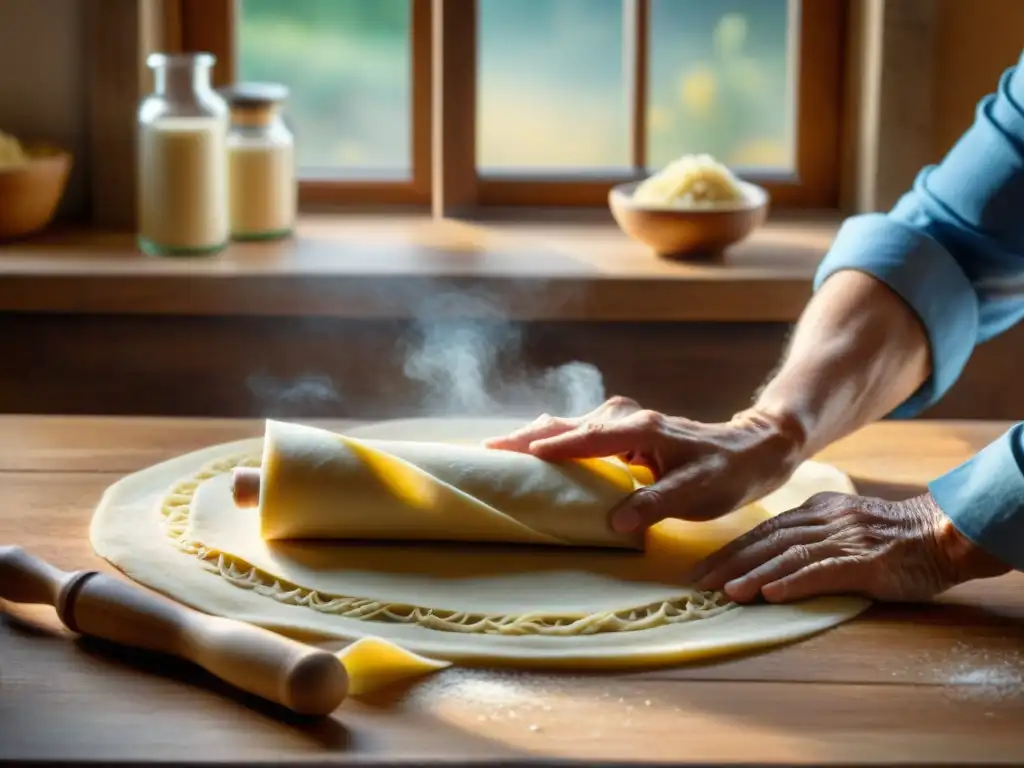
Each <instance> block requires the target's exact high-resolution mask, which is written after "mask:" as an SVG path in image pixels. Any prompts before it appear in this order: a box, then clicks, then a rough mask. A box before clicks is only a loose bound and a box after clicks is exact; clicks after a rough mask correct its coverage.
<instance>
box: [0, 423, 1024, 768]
mask: <svg viewBox="0 0 1024 768" xmlns="http://www.w3.org/2000/svg"><path fill="white" fill-rule="evenodd" d="M334 426H342V425H341V424H340V423H336V424H334ZM1006 426H1007V425H1003V424H991V423H984V424H983V423H966V422H947V423H889V424H884V425H877V426H875V427H872V428H869V429H867V430H864V431H863V432H861V433H859V434H857V435H854V436H853V437H851V438H848V439H847V440H845V441H843V442H842V443H840V444H838V445H836V446H834V447H833V448H831V449H830V450H829V451H827V452H826V453H825V454H823V456H822V458H823V459H824V460H826V461H830V462H832V463H834V464H836V465H837V466H839V467H841V468H843V469H844V470H846V471H847V472H849V473H850V474H851V475H852V476H853V477H854V479H855V481H856V482H857V483H858V485H859V486H860V488H861V489H862V491H863V492H864V493H868V494H873V495H879V496H884V497H889V498H897V497H905V496H907V495H910V494H911V493H914V492H916V491H919V490H920V489H921V487H922V485H923V484H924V483H925V482H926V481H927V480H928V479H929V478H931V477H933V476H935V475H937V474H939V473H941V472H943V471H944V470H946V469H949V468H951V467H953V466H955V465H956V464H958V463H959V462H961V461H963V460H964V459H966V458H968V457H969V456H970V455H971V454H972V453H973V452H974V451H976V450H977V449H979V448H980V447H982V446H983V445H984V444H986V443H987V442H989V441H990V440H992V439H993V438H994V437H996V436H997V435H998V434H999V433H1000V432H1001V431H1002V430H1003V429H1005V428H1006ZM261 427H262V425H261V424H260V423H259V422H252V421H216V420H183V419H178V420H158V419H103V418H57V417H45V418H36V417H7V418H0V500H2V503H0V543H3V544H17V545H21V546H23V547H25V548H26V549H28V550H29V551H30V552H32V553H34V554H36V555H39V556H40V557H43V558H45V559H46V560H48V561H50V562H51V563H53V564H54V565H57V566H58V567H60V568H63V569H65V570H73V569H79V568H98V569H101V570H106V571H109V570H110V568H109V567H107V566H106V565H105V564H104V563H102V562H101V561H99V560H98V559H97V558H96V557H95V556H94V555H93V554H92V552H91V549H90V546H89V542H88V539H87V533H86V532H87V526H88V523H89V519H90V516H91V514H92V510H93V507H94V505H95V503H96V502H97V501H98V499H99V498H100V495H101V493H102V492H103V490H104V488H106V487H107V485H109V484H110V483H111V482H113V481H114V480H115V479H117V478H118V477H120V476H121V475H123V474H125V473H127V472H130V471H133V470H136V469H139V468H142V467H144V466H147V465H149V464H152V463H154V462H156V461H159V460H162V459H164V458H168V457H170V456H172V455H176V454H179V453H181V452H183V451H188V450H192V449H195V448H199V447H203V446H206V445H210V444H214V443H218V442H223V441H227V440H234V439H238V438H241V437H247V436H255V435H258V434H260V432H261ZM1022 651H1024V577H1021V576H1020V575H1019V574H1014V575H1011V576H1007V577H1004V578H1000V579H996V580H991V581H987V582H978V583H974V584H969V585H964V586H962V587H960V588H958V589H955V590H953V591H951V592H950V593H948V594H947V595H945V596H943V597H942V598H941V599H940V600H938V601H936V602H935V604H932V605H923V606H901V607H897V606H876V607H874V608H872V609H871V610H870V611H869V612H868V613H866V614H865V615H864V616H863V617H861V618H859V619H857V620H855V621H853V622H850V623H847V624H845V625H842V626H840V627H838V628H837V629H835V630H832V631H830V632H827V633H824V634H822V635H819V636H817V637H814V638H812V639H810V640H807V641H805V642H801V643H798V644H795V645H791V646H788V647H784V648H780V649H776V650H772V651H769V652H766V653H761V654H757V655H752V656H743V657H736V658H731V659H726V660H722V661H719V662H716V663H705V664H700V665H694V666H687V667H680V668H675V669H656V670H651V671H647V672H641V673H631V674H614V675H608V674H606V675H597V674H571V675H569V674H553V673H539V672H530V673H523V672H515V673H513V672H508V671H496V670H485V669H466V668H460V669H451V670H447V671H444V672H441V673H439V674H436V675H434V676H432V677H430V678H428V679H426V680H424V681H422V682H419V683H417V684H416V685H414V686H413V687H411V688H408V689H405V690H401V691H390V692H388V693H387V694H386V695H381V696H379V697H377V698H375V699H372V700H369V701H361V702H354V701H349V702H346V703H345V704H344V705H343V706H342V707H341V708H340V709H339V710H338V711H337V712H336V713H335V715H334V716H333V717H331V718H329V719H326V720H319V721H303V720H298V719H295V718H290V717H285V716H284V715H283V714H282V713H281V712H279V711H276V710H273V709H271V708H269V707H268V706H265V705H263V704H261V703H260V702H258V701H255V700H252V699H248V698H244V697H242V696H240V695H238V694H236V693H234V692H233V691H232V690H229V689H228V688H227V687H226V686H224V685H221V684H219V683H218V682H216V681H214V680H212V679H211V678H210V677H209V676H206V675H205V674H201V673H199V672H198V671H197V670H195V669H193V668H191V667H189V666H188V665H186V664H184V663H179V662H177V661H175V660H171V659H166V658H162V657H156V656H151V655H147V654H142V653H134V652H125V651H123V650H118V649H113V648H111V647H108V646H104V645H101V644H99V643H96V642H88V641H84V640H81V639H76V638H75V637H74V636H73V635H71V634H70V633H69V632H67V631H66V630H62V629H61V628H60V625H59V623H58V622H57V620H56V618H55V615H54V612H53V610H52V609H47V608H42V607H25V606H14V605H3V607H2V609H0V760H7V761H11V762H37V763H46V762H51V763H58V762H59V763H79V764H109V763H112V762H115V761H116V762H125V761H127V762H130V763H145V762H160V763H165V764H166V763H168V762H171V763H196V764H200V763H206V764H223V763H231V762H246V763H248V762H271V763H275V764H290V763H300V762H307V761H311V762H324V761H328V762H331V761H333V762H338V763H355V764H367V765H371V764H372V765H388V764H425V763H426V764H429V763H439V764H440V763H443V764H447V765H459V766H465V765H475V764H490V765H518V764H527V763H528V764H530V765H534V764H538V763H561V762H564V761H571V762H577V761H578V762H579V763H580V764H586V765H598V764H621V763H630V762H651V761H657V762H676V763H686V764H718V763H723V764H724V763H730V764H735V763H737V762H741V763H752V764H766V763H818V764H821V763H826V764H867V763H874V764H898V763H917V764H921V763H931V764H934V763H947V764H949V763H954V764H971V765H977V764H980V763H1020V762H1024V729H1022V728H1021V723H1022V722H1024V656H1022Z"/></svg>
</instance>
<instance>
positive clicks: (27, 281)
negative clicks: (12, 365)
mask: <svg viewBox="0 0 1024 768" xmlns="http://www.w3.org/2000/svg"><path fill="white" fill-rule="evenodd" d="M838 224H839V219H838V217H836V216H830V215H821V216H818V217H810V216H801V217H800V218H798V219H789V220H786V219H783V220H778V221H772V222H769V223H768V224H767V225H765V226H764V227H763V228H762V229H761V230H760V231H758V232H757V233H755V234H754V235H753V236H752V237H751V238H749V239H748V240H747V241H746V242H744V243H742V244H740V245H738V246H736V247H735V248H734V249H732V251H731V252H730V253H729V254H728V255H727V256H726V257H725V259H724V260H722V261H720V262H714V263H677V262H671V261H668V260H665V259H660V258H658V257H656V256H655V255H653V254H651V253H650V252H649V251H647V250H646V249H645V248H643V247H642V246H640V245H638V244H636V243H634V242H632V241H630V240H629V239H628V238H627V237H626V236H625V235H623V234H622V233H621V232H620V231H619V230H618V228H617V227H616V226H615V224H614V223H613V222H611V221H610V220H609V219H608V217H607V216H606V215H605V216H600V217H599V216H596V215H582V214H581V215H577V216H575V217H574V219H573V220H569V221H566V220H565V218H564V217H563V218H560V219H559V220H558V221H555V220H547V221H544V220H542V219H533V220H528V219H524V218H523V217H522V214H519V215H518V217H517V218H515V219H511V220H507V221H503V220H501V218H500V217H499V218H497V219H494V220H490V221H454V220H442V221H435V220H433V219H431V218H429V217H427V216H421V215H406V216H400V217H399V216H395V215H379V216H374V215H366V214H362V215H358V216H354V215H349V216H338V215H319V216H317V215H308V216H304V217H303V219H302V221H301V223H300V226H299V227H298V231H297V234H296V237H295V238H293V239H290V240H287V241H283V242H276V243H238V244H233V245H231V246H230V247H229V248H228V249H226V250H225V251H224V252H223V253H221V254H219V255H217V256H215V257H210V258H201V259H200V258H187V259H157V258H152V257H148V256H145V255H143V254H141V253H140V252H139V251H138V250H137V248H136V247H135V242H134V237H133V236H132V235H130V234H127V233H117V232H112V233H111V232H97V231H69V232H59V233H51V234H48V235H45V236H43V237H40V238H37V239H35V240H33V241H28V242H25V243H19V244H14V245H8V246H6V247H3V248H0V311H7V312H46V313H87V314H139V315H143V314H145V315H181V316H251V317H339V318H362V319H380V318H411V317H416V316H417V315H418V314H419V313H420V312H421V311H423V306H424V302H425V301H429V302H431V305H430V311H431V313H432V314H433V315H434V316H437V314H438V313H441V314H444V313H450V314H453V315H458V316H472V315H475V314H491V313H493V312H495V311H497V312H499V313H500V314H501V315H502V316H504V317H507V318H510V319H515V320H612V321H614V320H617V321H690V322H791V321H793V320H795V319H796V318H797V316H798V315H799V313H800V311H801V309H802V308H803V306H804V304H805V303H806V301H807V299H808V298H809V296H810V293H811V281H812V278H813V275H814V270H815V267H816V266H817V264H818V262H819V261H820V260H821V258H822V256H823V255H824V254H825V252H826V251H827V249H828V247H829V245H830V243H831V241H832V238H833V236H834V235H835V231H836V229H837V227H838ZM446 291H452V292H457V293H458V294H459V295H460V296H461V297H463V298H472V299H474V300H471V301H470V300H466V301H452V302H445V303H444V304H443V306H437V301H436V297H437V296H438V295H439V294H441V293H444V292H446Z"/></svg>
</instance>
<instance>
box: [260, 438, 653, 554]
mask: <svg viewBox="0 0 1024 768" xmlns="http://www.w3.org/2000/svg"><path fill="white" fill-rule="evenodd" d="M636 487H638V482H637V480H636V477H635V476H634V474H633V473H632V472H631V471H630V470H629V468H627V467H626V465H624V464H621V463H619V462H616V461H611V460H604V459H598V460H588V461H577V462H569V463H565V464H553V463H550V462H546V461H542V460H541V459H538V458H536V457H535V456H529V455H526V454H523V453H515V452H511V451H499V450H491V449H487V448H484V447H481V446H477V445H458V444H451V443H443V442H433V441H422V442H416V441H384V440H359V439H356V438H353V437H349V436H345V435H339V434H335V433H333V432H328V431H326V430H323V429H316V428H313V427H306V426H301V425H297V424H286V423H282V422H278V421H268V422H267V425H266V436H265V440H264V449H263V461H262V481H261V487H260V497H259V509H258V514H259V519H260V532H261V535H262V537H263V538H264V539H266V540H269V541H277V540H287V539H306V540H309V539H342V540H343V539H364V540H366V539H368V540H388V541H396V540H406V541H468V542H498V543H522V544H548V545H562V546H591V547H614V548H631V549H639V548H641V547H642V545H643V537H642V536H641V535H637V534H622V533H616V532H615V531H613V530H612V528H611V526H610V524H609V516H610V513H611V511H612V509H613V507H614V506H615V505H616V504H617V503H618V502H620V501H621V500H622V499H624V498H625V497H626V496H627V495H628V494H630V493H632V491H633V490H634V489H635V488H636Z"/></svg>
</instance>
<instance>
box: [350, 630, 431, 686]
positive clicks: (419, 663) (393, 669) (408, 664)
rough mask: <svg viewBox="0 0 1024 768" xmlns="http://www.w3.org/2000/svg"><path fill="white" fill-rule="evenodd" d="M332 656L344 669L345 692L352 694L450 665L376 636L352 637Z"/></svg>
mask: <svg viewBox="0 0 1024 768" xmlns="http://www.w3.org/2000/svg"><path fill="white" fill-rule="evenodd" d="M335 655H336V656H337V657H338V659H339V660H340V661H341V663H342V664H344V665H345V671H346V672H348V695H349V696H355V697H359V696H364V695H366V694H368V693H373V692H374V691H377V690H379V689H381V688H384V687H386V686H389V685H392V684H394V683H397V682H399V681H402V680H407V679H409V678H413V677H420V676H422V675H426V674H429V673H431V672H436V671H437V670H439V669H444V668H445V667H450V666H451V662H448V661H438V660H437V659H428V658H426V657H425V656H420V655H419V654H418V653H412V652H411V651H407V650H405V649H404V648H400V647H398V646H397V645H395V644H394V643H389V642H388V641H387V640H381V639H380V638H377V637H365V638H363V639H362V640H356V641H355V642H354V643H352V645H349V646H347V647H346V648H343V649H342V650H340V651H338V653H337V654H335Z"/></svg>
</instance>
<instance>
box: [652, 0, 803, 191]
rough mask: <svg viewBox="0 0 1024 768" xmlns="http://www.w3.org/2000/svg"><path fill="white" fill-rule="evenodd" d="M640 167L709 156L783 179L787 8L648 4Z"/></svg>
mask: <svg viewBox="0 0 1024 768" xmlns="http://www.w3.org/2000/svg"><path fill="white" fill-rule="evenodd" d="M650 25H651V26H650V38H649V39H650V69H649V89H650V90H649V93H648V105H647V106H648V113H647V137H648V138H647V142H648V144H647V146H648V161H647V164H648V166H650V167H652V168H661V167H663V166H664V165H665V164H666V163H668V162H669V161H670V160H672V159H673V158H676V157H678V156H680V155H683V154H687V153H691V152H707V153H710V154H712V155H714V156H715V157H716V158H718V160H720V161H721V162H723V163H726V164H727V165H730V166H732V167H734V168H738V169H749V170H755V169H756V170H773V171H789V170H791V169H792V168H793V163H794V161H793V157H794V140H793V136H794V95H793V94H794V80H795V78H794V73H793V72H792V71H791V69H792V67H791V63H790V58H789V31H788V25H789V11H788V8H787V0H715V2H709V1H708V0H652V1H651V13H650Z"/></svg>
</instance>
